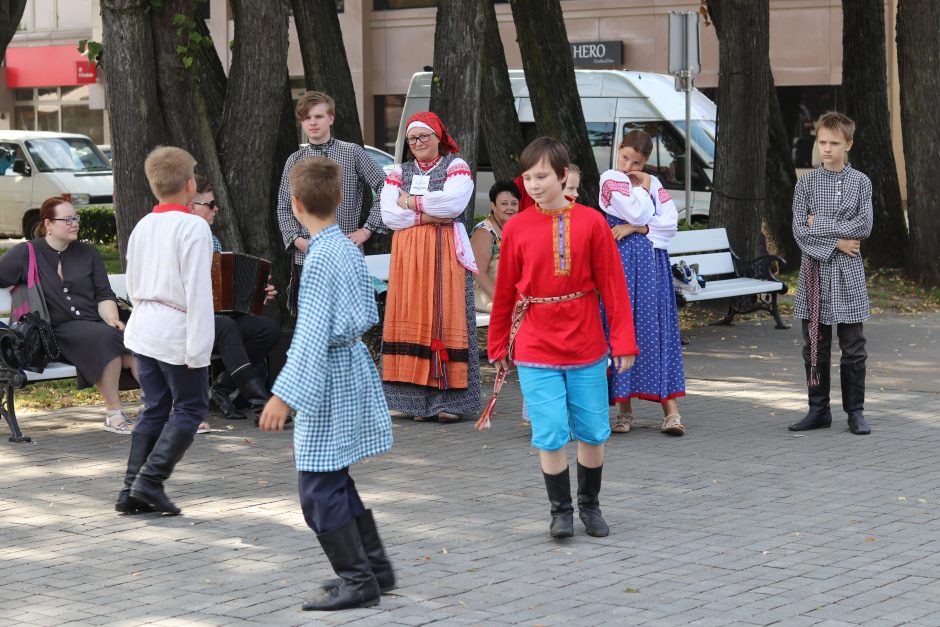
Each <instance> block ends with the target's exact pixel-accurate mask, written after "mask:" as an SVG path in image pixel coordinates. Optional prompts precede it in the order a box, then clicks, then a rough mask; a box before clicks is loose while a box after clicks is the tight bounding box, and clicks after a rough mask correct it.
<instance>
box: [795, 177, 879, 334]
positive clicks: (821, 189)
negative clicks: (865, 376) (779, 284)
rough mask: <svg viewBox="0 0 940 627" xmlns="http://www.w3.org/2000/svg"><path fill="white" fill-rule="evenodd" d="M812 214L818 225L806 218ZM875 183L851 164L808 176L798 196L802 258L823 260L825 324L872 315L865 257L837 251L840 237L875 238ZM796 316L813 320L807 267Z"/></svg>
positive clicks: (799, 184) (799, 287) (799, 286)
mask: <svg viewBox="0 0 940 627" xmlns="http://www.w3.org/2000/svg"><path fill="white" fill-rule="evenodd" d="M808 215H812V216H813V226H811V227H810V226H806V217H807V216H808ZM871 226H872V206H871V181H870V180H869V179H868V177H867V176H865V175H864V174H862V173H861V172H859V171H858V170H856V169H854V168H853V167H852V166H848V165H847V166H846V167H845V169H843V170H842V171H841V172H831V171H829V170H826V169H825V168H823V167H819V168H817V169H816V170H814V171H812V172H809V173H807V174H804V175H803V176H802V177H800V180H799V181H797V183H796V189H795V190H794V192H793V237H794V238H795V239H796V243H797V245H799V247H800V250H801V251H803V256H804V258H805V257H807V256H808V257H811V258H813V259H816V260H818V261H819V288H820V298H819V321H820V324H825V325H832V324H837V323H855V322H862V321H864V320H867V319H868V318H869V317H870V315H871V309H870V307H869V305H868V289H867V288H866V286H865V267H864V265H863V263H862V258H861V257H860V256H858V257H849V256H848V255H846V254H845V253H843V252H841V251H839V250H838V249H837V248H836V245H837V243H838V240H840V239H865V238H867V237H868V236H869V235H870V234H871ZM794 315H795V316H796V317H797V318H801V319H803V320H809V319H810V314H809V308H808V307H807V304H806V264H805V263H801V264H800V278H799V282H798V284H797V290H796V299H795V303H794Z"/></svg>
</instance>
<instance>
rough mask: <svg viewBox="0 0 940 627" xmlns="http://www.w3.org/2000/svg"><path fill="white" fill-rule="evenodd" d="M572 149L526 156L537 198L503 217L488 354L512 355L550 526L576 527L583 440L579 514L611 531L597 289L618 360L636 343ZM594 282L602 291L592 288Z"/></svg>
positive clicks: (536, 145) (595, 532)
mask: <svg viewBox="0 0 940 627" xmlns="http://www.w3.org/2000/svg"><path fill="white" fill-rule="evenodd" d="M569 162H570V161H569V158H568V151H567V150H565V147H564V146H563V145H562V144H561V143H560V142H558V141H556V140H554V139H552V138H550V137H540V138H538V139H536V140H535V141H533V142H532V143H531V144H529V146H528V147H527V148H526V149H525V150H524V151H523V153H522V156H521V158H520V169H521V170H522V179H523V184H524V185H525V189H526V192H527V193H528V195H529V196H530V197H531V198H532V200H533V201H534V205H533V206H532V207H531V208H530V209H528V210H527V211H523V212H521V213H519V215H517V216H516V217H515V218H513V219H512V220H511V221H510V222H508V223H507V224H506V228H505V230H504V231H503V243H502V249H501V251H500V260H499V274H498V275H497V279H496V290H495V293H494V298H493V311H492V314H491V316H490V329H489V357H490V360H491V361H493V362H496V363H497V364H498V365H499V366H500V367H502V368H508V367H509V365H510V364H512V363H515V365H516V367H517V368H518V371H519V383H520V385H521V387H522V396H523V399H524V400H525V405H526V408H527V409H528V412H529V416H530V418H531V420H532V446H534V447H536V448H537V449H539V459H540V462H541V466H542V473H543V474H544V476H545V486H546V489H547V490H548V499H549V502H550V503H551V514H552V523H551V527H550V533H551V535H552V537H554V538H568V537H571V536H572V535H574V522H573V512H574V508H573V506H572V504H571V484H570V480H569V477H568V455H567V451H566V448H567V444H568V442H569V441H570V440H577V441H578V512H579V515H580V518H581V521H582V522H583V523H584V526H585V527H586V529H587V532H588V534H589V535H592V536H596V537H602V536H606V535H607V534H608V533H609V529H608V527H607V523H606V522H605V521H604V518H603V517H602V516H601V510H600V502H599V500H598V494H599V493H600V488H601V471H602V468H603V463H604V443H605V442H606V441H607V439H608V438H609V437H610V421H609V418H608V415H607V412H608V407H607V376H606V372H607V358H608V350H607V343H606V341H605V339H604V329H603V327H602V326H601V317H600V307H599V303H598V298H597V292H600V296H601V298H602V299H603V301H604V306H605V307H606V308H607V311H608V312H610V313H609V314H608V315H609V317H610V320H611V332H610V346H611V347H612V350H611V352H612V353H613V365H614V367H615V368H616V369H617V370H618V371H621V372H623V371H625V370H627V369H628V368H630V367H631V366H632V365H633V360H634V358H635V355H637V354H638V352H639V350H638V349H637V345H636V338H635V337H634V332H633V313H632V311H631V308H630V296H629V294H628V293H627V284H626V281H625V280H624V274H623V268H622V267H621V265H620V259H619V257H618V255H617V247H616V244H615V243H614V238H613V236H612V235H611V233H610V228H608V226H607V222H606V221H605V220H604V217H603V216H602V215H601V214H600V213H598V212H597V211H595V210H594V209H591V208H590V207H585V206H584V205H579V204H576V203H574V202H573V201H572V200H571V199H570V198H567V197H565V196H564V193H563V189H564V184H565V179H566V177H567V174H568V164H569ZM595 290H596V291H595Z"/></svg>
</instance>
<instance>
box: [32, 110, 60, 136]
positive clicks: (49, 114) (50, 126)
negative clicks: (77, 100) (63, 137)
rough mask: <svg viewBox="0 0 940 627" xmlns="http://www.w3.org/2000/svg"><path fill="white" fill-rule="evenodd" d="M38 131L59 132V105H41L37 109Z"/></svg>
mask: <svg viewBox="0 0 940 627" xmlns="http://www.w3.org/2000/svg"><path fill="white" fill-rule="evenodd" d="M36 130H37V131H58V130H59V106H58V105H39V106H38V107H36Z"/></svg>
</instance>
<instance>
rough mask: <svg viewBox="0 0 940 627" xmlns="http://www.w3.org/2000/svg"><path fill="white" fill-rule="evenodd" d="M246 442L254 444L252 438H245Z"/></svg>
mask: <svg viewBox="0 0 940 627" xmlns="http://www.w3.org/2000/svg"><path fill="white" fill-rule="evenodd" d="M245 444H254V442H252V441H251V438H245Z"/></svg>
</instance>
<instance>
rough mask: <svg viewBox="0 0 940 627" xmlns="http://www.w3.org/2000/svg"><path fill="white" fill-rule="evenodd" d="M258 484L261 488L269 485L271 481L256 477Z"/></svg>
mask: <svg viewBox="0 0 940 627" xmlns="http://www.w3.org/2000/svg"><path fill="white" fill-rule="evenodd" d="M258 485H260V486H261V487H262V488H263V487H265V486H269V485H271V482H270V481H265V480H264V479H258Z"/></svg>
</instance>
